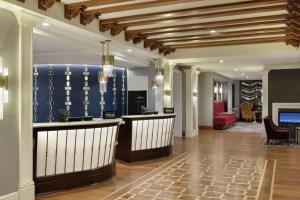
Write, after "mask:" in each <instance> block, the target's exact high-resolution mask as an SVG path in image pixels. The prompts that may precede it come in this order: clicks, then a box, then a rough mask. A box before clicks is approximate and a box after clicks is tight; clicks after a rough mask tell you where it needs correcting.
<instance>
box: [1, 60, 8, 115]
mask: <svg viewBox="0 0 300 200" xmlns="http://www.w3.org/2000/svg"><path fill="white" fill-rule="evenodd" d="M4 103H8V69H7V68H3V67H2V61H1V62H0V120H2V119H3V113H4Z"/></svg>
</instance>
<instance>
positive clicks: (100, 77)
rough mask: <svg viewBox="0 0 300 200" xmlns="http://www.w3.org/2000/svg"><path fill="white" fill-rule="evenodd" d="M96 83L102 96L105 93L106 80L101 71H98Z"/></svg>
mask: <svg viewBox="0 0 300 200" xmlns="http://www.w3.org/2000/svg"><path fill="white" fill-rule="evenodd" d="M98 82H99V86H100V93H101V94H104V93H106V91H107V78H106V77H105V75H104V72H103V71H99V73H98Z"/></svg>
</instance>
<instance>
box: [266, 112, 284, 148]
mask: <svg viewBox="0 0 300 200" xmlns="http://www.w3.org/2000/svg"><path fill="white" fill-rule="evenodd" d="M264 124H265V129H266V134H267V144H270V142H272V141H287V142H288V140H289V129H288V128H284V127H280V126H276V125H275V124H274V122H273V121H272V119H271V118H270V117H265V118H264Z"/></svg>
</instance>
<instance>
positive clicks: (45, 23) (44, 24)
mask: <svg viewBox="0 0 300 200" xmlns="http://www.w3.org/2000/svg"><path fill="white" fill-rule="evenodd" d="M42 25H43V26H50V24H49V23H48V22H43V23H42Z"/></svg>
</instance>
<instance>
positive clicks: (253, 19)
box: [116, 14, 288, 33]
mask: <svg viewBox="0 0 300 200" xmlns="http://www.w3.org/2000/svg"><path fill="white" fill-rule="evenodd" d="M287 17H288V15H287V14H282V15H271V16H262V17H247V18H240V19H233V20H225V21H212V22H202V23H194V24H183V25H176V26H163V27H154V28H147V29H138V30H129V31H128V32H132V33H133V32H136V33H147V32H154V31H157V30H164V29H182V28H191V27H196V26H203V27H205V26H209V27H212V26H219V25H221V26H222V25H229V24H241V23H249V22H261V21H269V20H280V19H281V20H284V19H286V18H287ZM116 26H121V25H116Z"/></svg>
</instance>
